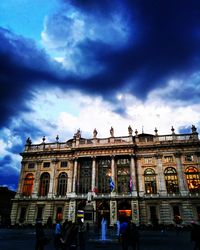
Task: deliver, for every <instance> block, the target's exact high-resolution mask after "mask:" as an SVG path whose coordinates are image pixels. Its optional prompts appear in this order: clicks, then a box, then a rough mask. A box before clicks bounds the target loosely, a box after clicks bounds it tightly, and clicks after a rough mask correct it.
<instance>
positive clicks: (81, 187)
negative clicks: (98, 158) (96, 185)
mask: <svg viewBox="0 0 200 250" xmlns="http://www.w3.org/2000/svg"><path fill="white" fill-rule="evenodd" d="M91 184H92V160H91V159H84V160H81V161H80V171H79V181H78V193H82V194H86V193H88V192H89V191H91Z"/></svg>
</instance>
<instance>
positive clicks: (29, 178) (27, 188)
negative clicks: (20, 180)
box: [22, 174, 34, 196]
mask: <svg viewBox="0 0 200 250" xmlns="http://www.w3.org/2000/svg"><path fill="white" fill-rule="evenodd" d="M33 182H34V177H33V174H27V175H26V177H25V178H24V184H23V189H22V194H23V195H25V196H30V195H31V194H32V192H33Z"/></svg>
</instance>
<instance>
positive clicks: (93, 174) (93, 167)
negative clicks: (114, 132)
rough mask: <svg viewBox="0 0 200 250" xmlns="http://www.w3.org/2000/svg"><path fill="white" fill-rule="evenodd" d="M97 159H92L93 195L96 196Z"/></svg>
mask: <svg viewBox="0 0 200 250" xmlns="http://www.w3.org/2000/svg"><path fill="white" fill-rule="evenodd" d="M95 180H96V157H93V158H92V188H91V189H92V193H93V194H95V188H96V182H95Z"/></svg>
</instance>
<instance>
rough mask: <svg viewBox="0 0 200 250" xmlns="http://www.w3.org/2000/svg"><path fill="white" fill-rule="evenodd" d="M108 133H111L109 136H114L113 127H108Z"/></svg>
mask: <svg viewBox="0 0 200 250" xmlns="http://www.w3.org/2000/svg"><path fill="white" fill-rule="evenodd" d="M110 135H111V137H114V129H113V127H111V128H110Z"/></svg>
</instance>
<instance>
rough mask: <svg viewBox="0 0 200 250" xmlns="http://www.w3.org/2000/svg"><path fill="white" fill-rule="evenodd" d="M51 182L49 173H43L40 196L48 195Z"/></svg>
mask: <svg viewBox="0 0 200 250" xmlns="http://www.w3.org/2000/svg"><path fill="white" fill-rule="evenodd" d="M49 183H50V175H49V173H43V174H42V175H41V177H40V189H39V196H47V194H48V192H49Z"/></svg>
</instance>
